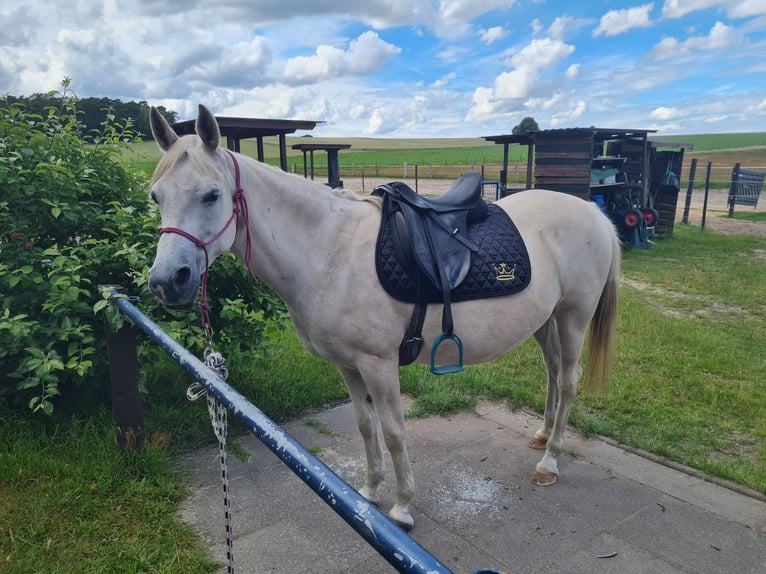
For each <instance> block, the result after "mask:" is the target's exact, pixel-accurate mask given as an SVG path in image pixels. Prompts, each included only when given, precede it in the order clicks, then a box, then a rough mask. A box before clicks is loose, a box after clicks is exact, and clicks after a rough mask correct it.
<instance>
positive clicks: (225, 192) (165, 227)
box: [149, 106, 237, 307]
mask: <svg viewBox="0 0 766 574" xmlns="http://www.w3.org/2000/svg"><path fill="white" fill-rule="evenodd" d="M151 128H152V135H153V136H154V139H155V141H156V142H157V144H158V145H159V146H160V148H161V149H162V151H163V156H162V158H161V160H160V162H159V164H158V165H157V168H156V169H155V172H154V177H153V179H152V191H151V197H152V199H153V200H154V201H155V202H156V203H157V205H158V206H159V210H160V216H161V217H162V231H161V232H160V238H159V241H158V243H157V254H156V257H155V259H154V264H153V265H152V268H151V269H150V270H149V288H150V289H151V291H152V292H153V293H154V294H155V295H156V296H157V297H159V299H160V300H161V301H162V302H163V303H165V304H167V305H171V306H175V307H185V306H189V305H191V304H192V303H193V302H194V298H195V296H196V293H197V289H198V288H199V286H200V280H201V276H202V275H203V273H204V272H205V270H206V268H207V265H209V264H210V263H212V262H213V259H215V257H217V256H218V255H220V254H221V253H225V252H226V251H228V250H229V249H230V248H231V246H232V244H233V242H234V239H235V236H236V227H237V226H236V225H232V224H231V223H232V221H233V220H234V219H235V218H236V217H235V214H234V213H235V212H234V195H235V193H236V183H235V179H234V177H233V176H232V169H231V167H230V163H231V161H232V160H231V159H230V158H229V157H228V156H227V154H226V153H225V151H224V150H221V149H220V148H219V142H220V131H219V129H218V123H217V122H216V120H215V117H214V116H213V115H212V114H211V113H210V112H209V111H208V110H207V109H206V108H205V107H204V106H200V107H199V115H198V117H197V123H196V132H197V135H187V136H182V137H179V136H178V135H176V133H175V132H174V131H173V128H171V127H170V125H169V124H168V122H167V121H166V120H165V118H163V117H162V115H161V114H160V113H159V112H158V111H157V110H156V109H155V108H152V109H151Z"/></svg>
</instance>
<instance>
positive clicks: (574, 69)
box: [564, 64, 580, 80]
mask: <svg viewBox="0 0 766 574" xmlns="http://www.w3.org/2000/svg"><path fill="white" fill-rule="evenodd" d="M579 73H580V64H572V65H571V66H569V67H568V68H567V71H566V72H565V73H564V75H565V76H566V77H567V79H569V80H574V79H575V78H576V77H577V75H578V74H579Z"/></svg>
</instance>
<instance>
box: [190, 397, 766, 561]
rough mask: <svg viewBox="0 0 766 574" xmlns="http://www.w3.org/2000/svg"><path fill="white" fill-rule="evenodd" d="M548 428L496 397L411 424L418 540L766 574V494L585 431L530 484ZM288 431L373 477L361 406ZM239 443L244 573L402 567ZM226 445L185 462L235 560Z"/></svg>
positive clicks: (237, 518)
mask: <svg viewBox="0 0 766 574" xmlns="http://www.w3.org/2000/svg"><path fill="white" fill-rule="evenodd" d="M539 424H540V419H539V417H537V416H536V415H534V414H531V413H529V412H523V411H522V412H515V411H510V410H508V409H507V408H506V407H505V406H503V405H500V404H496V403H490V402H486V403H481V404H480V405H479V406H478V407H477V409H476V412H473V413H468V412H465V413H459V414H456V415H453V416H450V417H431V418H425V419H410V420H408V421H407V427H408V432H409V436H410V456H411V459H412V466H413V471H414V473H415V479H416V484H417V494H416V497H415V499H414V501H413V505H414V509H413V510H414V511H413V515H414V517H415V521H416V524H415V528H414V529H413V530H412V532H411V535H412V537H413V538H414V539H415V540H417V541H418V542H419V543H420V544H421V545H422V546H424V547H425V548H426V549H428V550H429V551H430V552H431V553H432V554H434V556H436V557H437V558H438V559H439V560H440V561H441V562H442V564H444V565H445V566H447V567H448V568H450V569H451V570H452V571H453V572H455V573H456V574H457V573H471V572H474V571H475V570H477V569H479V568H494V569H498V570H502V571H504V572H508V573H509V574H526V573H530V574H531V573H535V574H537V573H539V572H561V573H573V574H574V573H587V574H602V573H603V574H607V573H629V574H632V573H636V574H643V573H650V572H651V573H653V574H654V573H657V574H676V573H681V572H683V573H686V574H690V573H699V574H708V573H711V574H712V573H716V574H720V573H728V572H736V573H759V574H763V573H764V572H766V501H764V500H765V497H763V496H762V495H760V494H759V493H749V492H748V491H746V490H742V491H741V492H737V491H734V490H731V489H729V488H727V487H726V486H725V485H721V484H716V483H714V482H712V481H711V480H710V479H709V477H705V476H704V475H700V474H699V473H693V472H692V473H687V472H684V469H683V468H682V467H679V466H677V465H676V466H668V465H666V464H665V463H664V461H662V460H661V459H658V458H657V457H646V456H642V453H639V452H632V451H630V449H626V448H624V447H621V446H620V445H615V444H611V443H609V442H608V441H604V440H600V439H587V440H586V439H583V438H582V437H580V436H578V435H577V434H576V433H574V432H571V431H570V432H568V433H567V439H566V444H565V449H566V452H567V454H566V455H565V456H564V457H563V460H562V461H561V463H560V471H561V479H560V481H559V484H557V485H556V486H553V487H548V488H539V487H536V486H535V485H533V484H532V483H531V482H530V478H531V476H532V473H533V471H534V466H535V464H536V463H537V461H538V460H539V458H540V457H541V456H542V453H541V452H540V451H535V450H532V449H530V448H528V446H527V445H528V442H529V439H530V438H531V436H532V434H533V433H534V431H535V430H536V429H537V427H538V426H539ZM285 429H286V430H287V432H289V433H290V434H291V435H293V436H294V437H295V438H297V439H298V440H300V441H301V442H302V443H303V444H304V446H305V447H306V448H309V449H312V450H314V451H315V452H317V453H318V456H319V458H321V459H322V460H323V461H324V462H325V463H326V464H327V465H328V466H329V467H330V468H332V469H333V470H334V471H335V472H336V473H337V474H339V475H340V476H341V477H343V478H344V479H345V480H346V481H347V482H349V483H350V484H352V485H353V486H357V487H358V486H360V485H361V484H362V483H363V482H364V476H365V462H364V454H363V449H362V443H361V438H360V437H359V433H358V431H357V427H356V421H355V418H354V413H353V409H352V407H351V405H350V404H344V405H341V406H338V407H336V408H332V409H328V410H324V411H321V412H318V413H315V414H312V415H310V416H307V417H303V418H301V419H298V420H295V421H291V422H290V423H288V424H287V425H285ZM232 440H236V441H237V442H238V443H239V446H240V447H241V449H244V450H245V451H247V452H248V453H250V457H249V458H248V460H246V461H245V460H241V459H239V458H237V457H235V456H232V455H231V454H230V456H229V465H230V469H229V475H230V480H231V486H230V488H231V498H232V513H233V521H234V524H233V529H234V535H235V539H234V556H235V561H236V571H237V572H239V573H241V574H265V573H282V572H306V573H317V574H324V573H327V574H330V573H333V574H335V573H352V572H353V573H358V574H365V573H370V574H377V573H382V572H393V571H394V570H393V568H392V567H391V566H390V565H389V564H388V563H387V562H386V561H385V560H384V559H383V558H382V557H380V556H379V555H378V554H377V553H376V552H375V551H374V550H373V549H372V548H370V547H369V546H368V545H367V544H366V543H365V542H364V541H363V540H362V539H361V538H359V537H358V536H357V535H356V533H355V532H354V531H353V530H352V529H351V528H350V527H349V526H348V525H347V524H346V523H345V521H343V519H341V518H340V517H339V516H337V515H336V514H335V512H333V511H332V510H331V509H330V508H329V507H328V506H327V505H326V504H325V503H324V502H322V501H321V500H320V499H319V498H318V497H316V495H314V493H313V492H312V491H311V490H310V489H309V488H308V487H307V486H306V485H305V484H304V483H303V482H302V481H301V480H300V479H298V478H297V477H295V476H294V475H293V474H292V473H291V472H290V470H289V469H288V468H287V467H286V466H285V465H284V464H282V463H281V462H280V461H279V460H278V459H277V458H276V457H275V456H274V455H273V454H272V453H271V452H270V451H268V449H266V448H265V447H264V446H262V445H261V444H260V442H258V441H257V439H255V438H254V437H252V436H250V435H247V436H243V437H236V438H235V439H232ZM216 454H217V449H215V448H206V449H201V450H199V451H196V452H194V453H191V454H189V455H188V456H186V457H185V458H184V460H183V461H182V462H183V467H184V469H185V472H186V476H187V477H188V479H187V483H188V485H189V487H190V490H191V493H192V494H191V496H190V498H189V499H188V500H187V502H186V504H185V506H184V509H183V513H182V518H183V520H185V521H186V522H188V523H189V524H192V525H194V526H195V528H197V529H198V531H199V532H200V534H201V536H202V538H203V540H204V541H206V543H208V545H209V547H210V551H211V554H212V555H213V556H214V557H216V558H217V559H218V560H220V561H221V563H222V564H223V563H224V560H225V534H224V528H223V508H222V495H221V487H220V471H219V469H218V463H217V459H216ZM386 456H388V455H386ZM388 466H389V467H390V463H389V464H388ZM389 472H391V471H389ZM391 474H392V473H391ZM393 483H394V480H393V476H389V478H388V479H387V481H386V482H385V483H384V485H383V487H382V489H381V496H382V499H383V503H382V508H383V509H384V510H388V508H389V507H390V505H391V504H392V503H393V498H394V495H393ZM749 494H752V496H750V495H749ZM221 572H225V567H223V568H222V569H221Z"/></svg>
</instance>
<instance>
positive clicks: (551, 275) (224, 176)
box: [149, 106, 620, 529]
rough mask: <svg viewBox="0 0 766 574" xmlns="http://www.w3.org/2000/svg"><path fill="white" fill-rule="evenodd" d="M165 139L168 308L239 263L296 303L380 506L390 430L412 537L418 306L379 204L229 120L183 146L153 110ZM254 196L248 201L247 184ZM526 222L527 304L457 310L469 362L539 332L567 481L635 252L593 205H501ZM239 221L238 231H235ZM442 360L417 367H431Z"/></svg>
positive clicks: (161, 293)
mask: <svg viewBox="0 0 766 574" xmlns="http://www.w3.org/2000/svg"><path fill="white" fill-rule="evenodd" d="M151 127H152V133H153V135H154V138H155V140H156V141H157V143H158V144H159V146H160V148H161V149H162V150H163V151H164V152H165V153H164V154H163V156H162V159H161V160H160V162H159V164H158V165H157V168H156V170H155V173H154V178H153V181H152V191H151V196H152V199H153V200H154V201H155V202H157V204H158V206H159V211H160V214H161V217H162V225H163V231H164V233H161V236H160V238H159V241H158V245H157V254H156V258H155V260H154V264H153V266H152V268H151V270H150V272H149V286H150V288H151V290H152V291H153V292H154V293H155V294H156V295H157V296H158V297H159V298H160V299H161V300H162V301H163V302H164V303H166V304H168V305H173V306H188V305H190V304H191V303H192V302H193V301H194V299H195V296H196V294H197V291H198V289H199V287H200V284H201V277H202V276H203V275H204V274H205V273H206V271H207V265H208V264H209V263H212V261H213V259H214V258H215V257H216V256H218V255H220V254H221V253H224V252H226V251H229V250H231V251H233V252H234V253H235V254H236V255H237V256H238V257H239V258H240V259H242V260H243V261H244V262H246V264H247V266H248V268H249V269H250V271H251V273H254V274H255V275H257V276H258V277H259V278H261V279H262V280H263V281H265V282H266V283H267V284H268V285H269V286H270V287H271V288H272V289H273V290H274V291H275V292H276V293H277V294H278V295H279V296H280V297H281V298H282V299H283V300H284V302H285V304H286V305H287V308H288V310H289V312H290V316H291V317H292V320H293V323H294V324H295V329H296V331H297V333H298V335H299V336H300V338H301V340H302V341H303V344H304V345H305V346H306V348H307V349H308V350H309V351H310V352H311V353H313V354H314V355H316V356H318V357H321V358H323V359H326V360H327V361H330V362H331V363H333V364H334V365H335V366H336V367H337V368H338V369H339V370H340V373H341V375H342V377H343V380H344V382H345V384H346V386H347V387H348V391H349V394H350V396H351V399H352V401H353V405H354V409H355V412H356V417H357V420H358V424H359V430H360V432H361V435H362V438H363V439H364V448H365V454H366V457H367V479H366V482H365V484H364V486H363V487H362V488H361V490H360V493H361V494H362V495H363V496H364V497H365V498H366V499H367V500H369V501H370V502H372V503H374V504H378V503H379V496H378V487H379V486H380V484H381V482H382V480H383V477H384V460H383V454H382V451H381V444H380V440H379V429H382V432H383V439H384V440H385V443H386V446H387V447H388V449H389V451H390V454H391V459H392V462H393V467H394V471H395V473H396V501H395V504H394V505H393V507H392V508H391V510H390V512H389V516H391V518H392V519H393V520H394V521H396V522H397V523H398V524H399V525H401V526H402V527H404V528H405V529H409V528H411V527H412V525H413V519H412V515H411V513H410V507H409V506H410V501H411V499H412V497H413V494H414V491H415V485H414V481H413V476H412V471H411V469H410V458H409V456H408V454H407V441H406V430H405V424H404V416H403V413H402V406H401V399H400V394H399V393H400V389H399V371H398V370H399V364H398V363H399V355H398V351H399V343H400V341H401V340H402V336H403V334H404V332H405V329H406V327H407V326H408V323H409V321H410V317H411V315H412V309H413V307H412V305H410V304H406V303H402V302H400V301H397V300H395V299H393V298H392V297H390V296H389V295H388V294H387V293H386V292H385V291H384V290H383V288H382V287H381V285H380V283H379V281H378V278H377V276H376V269H375V258H374V250H375V243H376V238H377V233H378V227H379V224H380V220H381V208H380V202H379V201H376V200H372V199H369V198H367V199H363V198H359V197H353V196H343V195H341V194H339V193H336V192H333V191H331V190H330V189H328V188H327V187H326V186H324V185H322V184H319V183H315V182H312V181H309V180H307V179H304V178H302V177H300V176H296V175H291V174H288V173H284V172H282V171H280V170H278V169H276V168H272V167H270V166H267V165H264V164H262V163H259V162H257V161H255V160H253V159H251V158H248V157H245V156H242V155H238V154H233V153H231V152H228V150H225V149H223V148H221V147H219V143H220V141H219V140H220V132H219V129H218V124H217V123H216V120H215V118H214V117H213V115H212V114H211V113H210V112H209V111H208V110H207V109H206V108H205V107H203V106H200V107H199V115H198V117H197V121H196V135H186V136H183V137H179V136H177V135H176V133H175V132H174V131H173V129H172V128H171V127H170V126H169V124H168V123H167V122H166V121H165V120H164V119H163V117H162V116H161V115H160V114H159V113H158V112H157V110H155V109H152V111H151ZM240 177H241V188H242V189H244V192H241V191H240V192H239V193H238V192H237V187H238V180H239V179H240ZM497 205H499V206H501V207H502V208H503V209H504V210H506V211H507V212H508V213H509V214H511V216H512V217H513V220H514V222H515V223H516V225H517V227H518V229H519V231H520V233H521V235H522V236H523V238H524V241H525V243H526V247H527V251H528V253H529V256H530V260H531V263H532V272H531V280H530V283H529V285H528V287H527V288H526V289H525V290H523V291H521V292H520V293H517V294H514V295H509V296H504V297H495V298H492V299H480V300H474V301H466V302H460V303H453V304H452V311H453V316H454V323H455V325H457V326H458V327H459V329H460V332H461V336H462V341H463V345H464V360H465V363H466V364H470V363H480V362H485V361H492V360H494V359H496V358H498V357H500V356H501V355H503V354H504V353H506V352H508V351H509V350H511V349H513V348H514V347H516V346H517V345H519V344H520V343H522V342H523V341H525V340H526V339H528V338H529V337H530V336H534V337H535V339H536V340H537V342H538V344H539V345H540V347H541V348H542V353H543V359H544V362H545V366H546V369H547V372H548V392H547V401H546V408H545V416H544V422H543V424H542V426H541V427H540V428H539V430H537V432H536V433H535V434H534V437H533V439H532V443H531V445H530V446H532V447H533V448H538V449H543V448H544V449H545V454H544V456H543V457H542V460H540V462H539V463H538V464H537V466H536V469H535V473H534V478H533V480H534V482H535V483H536V484H538V485H550V484H553V483H555V482H556V480H557V479H558V472H559V471H558V467H557V464H556V460H557V458H558V457H559V456H560V454H561V451H562V442H563V435H564V429H565V427H566V423H567V418H568V416H569V411H570V407H571V406H572V402H573V400H574V397H575V393H576V390H577V386H578V383H579V381H580V378H581V376H582V371H583V369H582V349H583V344H584V341H585V336H586V331H587V330H588V327H589V326H590V329H591V335H590V352H589V361H588V368H589V373H588V375H589V376H588V378H587V379H586V381H587V382H589V383H590V384H591V385H592V386H593V387H594V388H598V387H601V388H603V387H604V386H605V384H606V381H607V377H608V374H609V370H610V368H611V365H612V359H613V356H614V349H615V338H616V307H617V291H618V278H619V267H620V244H619V241H618V239H617V235H616V234H615V231H614V228H613V226H612V224H611V223H610V222H609V220H608V219H607V217H606V216H604V215H603V214H602V213H601V212H600V211H599V210H598V209H597V208H596V206H595V205H594V204H592V203H590V202H586V201H583V200H581V199H579V198H576V197H573V196H570V195H566V194H563V193H557V192H552V191H544V190H528V191H525V192H522V193H517V194H514V195H512V196H509V197H506V198H503V199H501V200H500V201H498V202H497ZM232 221H235V224H232ZM440 320H441V305H429V308H428V313H427V316H426V321H425V326H424V330H423V336H424V339H425V349H428V348H430V345H431V343H432V342H433V341H434V339H435V338H436V337H438V336H439V334H440V333H441V328H440ZM428 354H429V353H427V352H423V353H421V357H419V358H418V362H425V363H427V362H428V359H429V357H428Z"/></svg>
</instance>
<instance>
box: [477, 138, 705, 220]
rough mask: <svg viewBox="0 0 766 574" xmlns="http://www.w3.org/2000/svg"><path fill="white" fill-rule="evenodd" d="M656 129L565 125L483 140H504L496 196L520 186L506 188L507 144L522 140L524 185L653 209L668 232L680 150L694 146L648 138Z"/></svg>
mask: <svg viewBox="0 0 766 574" xmlns="http://www.w3.org/2000/svg"><path fill="white" fill-rule="evenodd" d="M656 131H657V130H641V129H611V128H596V127H589V128H564V129H552V130H541V131H534V132H529V133H526V134H518V135H515V134H511V135H495V136H484V139H485V140H487V141H492V142H494V143H496V144H501V145H503V170H502V172H501V178H500V195H508V194H509V193H513V192H514V191H518V190H515V189H510V188H509V187H508V181H507V179H508V178H507V174H508V155H509V154H508V150H509V146H510V145H514V144H515V145H526V146H527V148H528V151H527V177H526V185H525V186H524V188H523V189H530V188H533V187H537V188H544V189H551V190H553V191H560V192H563V193H569V194H572V195H576V196H578V197H581V198H582V199H585V200H593V201H596V202H597V203H599V204H600V205H601V206H602V207H603V208H604V210H605V211H607V212H608V213H611V212H612V211H615V210H622V209H626V208H639V209H640V208H652V209H656V210H657V211H658V212H660V221H661V223H660V224H659V227H658V230H657V231H658V232H660V233H661V232H663V231H670V232H672V229H673V222H674V217H675V208H676V203H677V199H678V191H679V190H678V181H679V179H680V173H681V169H682V164H683V155H684V149H685V148H686V149H689V148H691V147H692V146H691V145H690V144H687V143H683V142H668V141H662V140H653V139H650V137H649V135H650V134H653V133H655V132H656ZM660 148H663V149H662V150H660ZM669 148H677V149H676V150H673V149H669ZM671 173H672V174H673V175H674V177H675V182H676V185H675V186H671V185H666V184H668V182H669V180H667V179H665V176H667V175H668V174H671Z"/></svg>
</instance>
